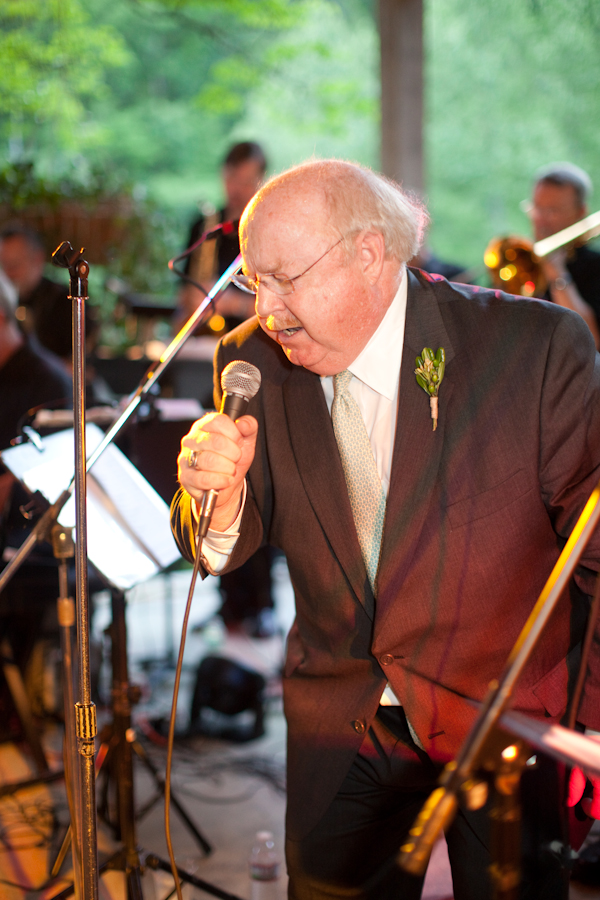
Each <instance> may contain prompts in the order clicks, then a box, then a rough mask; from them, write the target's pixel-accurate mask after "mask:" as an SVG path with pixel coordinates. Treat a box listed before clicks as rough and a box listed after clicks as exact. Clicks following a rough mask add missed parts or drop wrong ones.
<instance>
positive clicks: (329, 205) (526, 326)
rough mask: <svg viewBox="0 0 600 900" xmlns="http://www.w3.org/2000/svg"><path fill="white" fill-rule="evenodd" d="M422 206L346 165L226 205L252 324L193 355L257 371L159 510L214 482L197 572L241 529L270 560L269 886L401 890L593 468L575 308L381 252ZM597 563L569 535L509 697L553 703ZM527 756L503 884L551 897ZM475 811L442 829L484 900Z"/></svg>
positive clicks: (549, 793) (183, 523) (411, 233)
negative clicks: (274, 634)
mask: <svg viewBox="0 0 600 900" xmlns="http://www.w3.org/2000/svg"><path fill="white" fill-rule="evenodd" d="M426 220H427V216H426V213H425V211H424V210H423V208H422V207H421V206H420V204H418V203H416V202H414V201H413V200H411V199H410V198H408V197H407V196H405V195H404V194H403V193H402V192H401V190H400V189H399V188H398V187H397V186H396V185H394V184H393V183H391V182H389V181H387V180H386V179H384V178H382V177H381V176H378V175H376V174H374V173H373V172H370V171H369V170H367V169H364V168H362V167H360V166H356V165H353V164H350V163H345V162H341V161H334V160H326V161H316V162H309V163H306V164H304V165H301V166H298V167H296V168H295V169H292V170H290V171H288V172H285V173H283V174H282V175H279V176H277V177H275V178H273V179H272V180H271V181H269V182H267V184H266V185H265V186H264V187H263V188H261V190H260V191H259V192H258V193H257V195H256V196H255V197H254V199H253V200H252V201H251V203H250V204H249V206H248V207H247V208H246V210H245V212H244V215H243V217H242V221H241V225H240V237H241V247H242V254H243V259H244V267H243V275H242V276H241V277H240V278H239V279H238V283H239V284H240V285H241V286H242V285H243V286H244V287H245V288H246V289H248V290H250V291H253V292H254V293H255V298H256V299H255V309H256V320H251V321H248V322H247V323H245V324H244V325H242V326H240V327H239V328H237V329H236V330H235V331H233V332H232V333H231V334H230V335H228V336H227V337H226V338H224V339H223V341H222V342H221V344H220V346H219V348H218V350H217V354H216V358H215V366H216V375H217V376H219V375H220V373H221V371H222V370H223V368H224V367H225V365H226V364H228V363H229V362H230V361H233V360H236V359H241V360H245V361H247V362H249V363H251V364H253V365H255V366H257V367H258V368H259V369H260V372H261V375H262V383H261V388H260V390H259V392H258V394H257V395H256V396H255V397H254V398H253V399H252V400H251V401H250V404H249V409H248V413H249V414H248V415H244V416H242V417H240V418H239V419H238V420H237V421H236V422H233V421H231V420H230V419H229V418H227V417H226V416H224V415H221V414H216V413H215V414H213V415H210V416H205V417H204V418H203V419H201V420H200V421H198V422H196V423H195V424H194V426H193V427H192V429H191V431H190V433H189V434H188V435H187V436H186V437H185V438H184V439H183V440H182V450H181V454H180V456H179V460H178V462H179V479H180V482H181V485H182V487H181V490H180V492H179V493H178V495H177V496H176V498H175V500H174V504H173V527H174V531H175V535H176V537H177V540H178V542H179V545H180V547H181V549H182V552H183V553H184V555H185V556H186V557H187V558H188V559H192V558H193V555H194V536H195V526H196V522H197V516H198V506H197V504H198V503H199V502H200V501H201V498H202V496H203V493H204V491H206V490H208V489H215V490H217V491H219V494H218V499H217V502H216V508H215V512H214V516H213V519H212V524H211V530H209V532H208V536H207V538H206V539H205V540H204V541H203V544H202V548H201V553H202V557H203V566H204V569H205V570H206V571H212V572H219V571H221V570H222V569H223V568H224V567H235V566H237V565H239V564H240V563H241V562H243V560H244V559H246V558H247V557H248V555H249V554H251V553H253V552H254V551H255V549H256V547H257V546H259V544H260V543H261V542H265V541H268V542H270V543H272V544H273V545H275V546H277V547H280V548H281V549H282V550H283V552H284V553H285V555H286V557H287V561H288V566H289V570H290V577H291V580H292V584H293V586H294V591H295V597H296V620H295V623H294V625H293V626H292V629H291V631H290V634H289V637H288V647H287V658H286V663H285V668H284V679H283V682H284V708H285V713H286V718H287V723H288V808H287V845H286V853H287V865H288V874H289V878H290V881H289V896H290V897H291V898H293V900H330V898H342V897H343V898H349V897H352V898H360V900H392V898H394V900H397V898H399V897H401V898H403V900H407V898H408V900H412V898H417V897H419V896H420V894H421V889H422V881H421V879H420V878H417V877H414V876H411V875H407V874H405V873H404V872H402V871H401V870H400V869H399V868H398V866H397V864H396V855H397V852H398V849H399V847H400V846H401V845H402V844H403V842H404V840H405V838H406V835H407V832H408V829H409V828H410V827H411V825H412V823H413V821H414V819H415V817H416V815H417V814H418V812H419V810H420V808H421V806H422V804H423V802H424V801H425V799H426V798H427V796H428V795H429V793H430V792H431V790H432V789H433V788H434V787H435V785H436V779H437V776H438V774H439V772H440V769H441V767H442V765H443V764H444V763H446V762H448V761H449V760H451V759H452V758H453V757H455V756H456V754H457V753H458V751H459V748H460V746H461V744H462V742H463V741H464V739H465V736H466V734H467V733H468V731H469V728H470V727H471V724H472V721H473V717H474V715H475V712H474V709H473V707H472V705H471V703H470V702H469V700H475V701H481V700H482V699H483V698H484V697H485V695H486V693H487V689H488V684H489V682H490V681H491V680H492V679H493V678H496V677H497V676H498V675H499V674H500V673H501V672H502V670H503V668H504V666H505V664H506V660H507V657H508V655H509V652H510V650H511V648H512V646H513V644H514V642H515V641H516V639H517V636H518V635H519V633H520V631H521V629H522V627H523V625H524V624H525V621H526V619H527V617H528V615H529V613H530V611H531V609H532V607H533V605H534V603H535V601H536V599H537V597H538V595H539V593H540V591H541V589H542V587H543V585H544V582H545V580H546V578H547V577H548V575H549V573H550V571H551V570H552V568H553V566H554V564H555V562H556V559H557V558H558V555H559V552H560V548H561V547H562V546H563V544H564V541H565V540H566V538H567V536H568V534H569V532H570V530H571V528H572V527H573V524H574V522H575V520H576V518H577V516H578V515H579V513H580V511H581V509H582V508H583V506H584V505H585V503H586V501H587V498H588V496H589V494H590V493H591V491H592V489H593V487H594V486H595V483H596V480H597V477H598V469H599V468H600V371H599V370H598V368H597V360H596V354H595V350H594V345H593V341H592V338H591V336H590V334H589V331H588V329H587V327H586V326H585V325H584V323H583V322H582V321H581V319H580V317H579V316H577V315H574V314H573V313H572V312H570V311H566V310H563V309H560V308H558V307H554V306H551V305H549V304H545V303H540V302H537V301H531V300H525V299H521V298H512V297H509V296H508V295H503V294H501V293H500V292H493V291H486V290H484V289H482V288H471V287H468V286H464V285H454V284H449V283H448V282H447V281H445V279H443V278H441V277H440V276H436V275H427V274H425V273H423V272H420V271H419V270H416V269H410V268H407V266H406V261H407V260H409V259H411V258H412V257H413V256H414V255H415V253H416V252H417V250H418V247H419V243H420V240H421V237H422V234H423V230H424V227H425V224H426ZM423 348H431V349H432V350H433V353H434V354H437V358H438V359H440V360H441V358H442V357H444V358H445V373H444V372H443V371H442V372H441V375H443V378H442V380H441V381H440V378H439V375H438V382H440V383H439V389H438V407H437V418H434V419H432V417H431V416H432V409H431V406H430V403H429V396H428V394H427V393H425V392H424V390H423V389H422V384H420V382H418V381H417V379H416V377H415V357H416V356H417V355H419V356H421V354H423V352H424V349H423ZM421 361H422V359H421ZM438 371H439V370H438ZM217 383H218V379H217ZM216 399H217V400H219V399H220V398H218V397H217V398H216ZM217 405H218V404H217ZM599 566H600V538H599V537H598V536H595V537H594V538H593V540H592V542H591V543H590V544H589V546H588V548H587V550H586V552H585V553H584V557H583V561H582V565H581V566H580V568H579V570H578V574H577V578H576V580H575V581H574V582H573V584H572V585H571V586H570V588H569V590H568V591H566V592H565V596H564V597H563V598H562V600H561V602H560V604H559V606H558V608H557V609H556V611H555V613H554V616H553V618H552V620H551V622H550V624H549V625H548V626H547V628H546V630H545V632H544V634H543V636H542V638H541V641H540V644H539V645H538V647H537V649H536V653H535V654H534V656H533V658H532V660H531V661H530V663H529V664H528V666H527V667H526V669H525V672H524V674H523V676H522V678H521V680H520V682H519V684H518V687H517V688H516V690H515V693H514V703H513V705H514V707H515V708H516V709H519V710H521V711H523V712H526V713H528V714H529V715H533V716H537V717H538V718H541V719H543V720H544V721H548V722H551V721H558V720H560V718H561V717H562V716H564V714H565V711H566V709H567V705H568V700H569V685H572V683H573V675H574V671H575V669H576V660H577V658H578V656H579V652H580V646H581V641H582V637H583V631H584V626H585V620H586V616H587V611H588V607H589V597H588V595H589V594H590V593H591V592H592V591H593V584H594V578H593V576H594V572H595V571H597V570H598V568H599ZM599 700H600V662H599V659H598V653H597V645H596V646H595V650H594V654H593V655H592V658H591V663H590V674H589V677H588V679H587V683H586V690H585V695H584V698H583V700H582V702H581V704H580V706H579V711H578V718H579V721H580V722H581V723H582V725H586V726H589V727H592V728H596V729H598V728H599V726H600V703H599ZM539 759H540V761H539V767H538V768H537V769H536V770H535V771H528V773H527V775H526V776H524V777H523V780H522V781H523V850H522V861H523V862H522V868H523V881H524V884H525V886H526V890H528V891H529V893H527V896H528V897H539V898H542V897H543V898H544V900H550V898H557V900H558V898H565V897H566V896H567V890H568V885H567V877H566V874H565V872H564V870H563V869H562V868H561V860H560V856H559V855H558V854H557V853H555V852H554V851H553V850H552V846H557V845H556V844H554V845H552V842H553V841H558V842H559V843H560V835H561V818H560V812H559V811H560V808H561V801H562V797H561V794H560V785H559V780H558V775H557V771H556V767H555V766H554V765H553V764H552V763H551V762H549V761H548V760H543V759H542V757H541V756H540V758H539ZM487 811H488V810H487V808H484V809H479V810H477V811H467V810H464V809H462V808H461V809H460V811H459V813H458V815H457V816H456V819H455V821H454V823H453V825H452V827H451V828H450V829H449V831H448V833H447V836H446V837H447V842H448V849H449V856H450V861H451V865H452V871H453V882H454V896H455V900H483V898H487V897H490V896H491V885H490V876H489V872H488V869H489V865H490V833H489V832H490V829H489V820H488V817H487ZM551 845H552V846H551ZM524 896H525V895H524Z"/></svg>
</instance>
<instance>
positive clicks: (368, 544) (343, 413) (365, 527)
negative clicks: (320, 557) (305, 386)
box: [331, 369, 385, 589]
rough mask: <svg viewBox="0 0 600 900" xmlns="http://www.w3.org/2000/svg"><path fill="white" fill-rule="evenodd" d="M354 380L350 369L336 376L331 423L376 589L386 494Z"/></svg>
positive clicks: (364, 555) (358, 529)
mask: <svg viewBox="0 0 600 900" xmlns="http://www.w3.org/2000/svg"><path fill="white" fill-rule="evenodd" d="M351 380H352V372H349V371H348V369H345V370H344V371H343V372H340V373H339V374H338V375H334V377H333V390H334V396H333V406H332V408H331V421H332V422H333V430H334V432H335V439H336V441H337V445H338V449H339V451H340V457H341V460H342V467H343V469H344V475H345V476H346V485H347V488H348V496H349V497H350V506H351V507H352V515H353V516H354V523H355V525H356V532H357V534H358V542H359V544H360V549H361V551H362V555H363V559H364V561H365V565H366V567H367V574H368V576H369V581H370V582H371V587H372V588H373V589H375V578H376V575H377V565H378V563H379V551H380V549H381V535H382V533H383V520H384V517H385V494H384V491H383V488H382V486H381V480H380V478H379V473H378V472H377V466H376V465H375V459H374V457H373V450H372V448H371V442H370V440H369V435H368V434H367V429H366V428H365V423H364V421H363V417H362V414H361V411H360V409H359V407H358V403H357V402H356V400H355V399H354V397H353V396H352V394H351V393H350V391H349V390H348V388H349V385H350V381H351Z"/></svg>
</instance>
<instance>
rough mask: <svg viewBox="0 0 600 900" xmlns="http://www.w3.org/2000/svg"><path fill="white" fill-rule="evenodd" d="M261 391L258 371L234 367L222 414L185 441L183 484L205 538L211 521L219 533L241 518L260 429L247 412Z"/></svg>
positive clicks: (225, 382) (227, 375)
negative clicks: (193, 505) (244, 488)
mask: <svg viewBox="0 0 600 900" xmlns="http://www.w3.org/2000/svg"><path fill="white" fill-rule="evenodd" d="M259 387H260V372H259V371H258V369H257V368H256V367H255V366H252V365H251V364H250V363H246V362H243V361H240V360H236V361H235V362H232V363H230V364H229V365H228V366H226V368H225V369H224V370H223V373H222V376H221V388H222V390H223V402H222V404H221V411H220V412H219V413H209V414H208V415H206V416H204V417H203V418H202V419H199V420H198V421H197V422H195V423H194V425H193V426H192V428H191V430H190V432H189V433H188V434H187V435H186V436H185V437H184V438H183V440H182V442H181V453H180V454H179V458H178V464H179V481H180V484H181V485H182V487H183V488H185V490H186V491H187V492H188V493H189V494H190V495H191V496H192V497H193V498H194V499H195V501H196V503H197V505H198V508H199V510H200V516H199V533H200V536H201V538H202V537H204V536H205V535H206V531H207V530H208V526H209V524H210V522H211V518H213V517H214V523H213V527H214V528H215V530H217V531H222V530H224V529H226V528H227V527H228V526H229V525H230V524H231V523H232V522H233V520H234V519H235V517H236V515H237V513H238V510H239V503H240V498H241V494H242V487H243V483H244V478H245V476H246V472H247V471H248V469H249V467H250V464H251V462H252V460H253V459H254V449H255V445H256V434H257V430H258V424H257V422H256V419H254V418H253V417H252V416H248V415H244V412H245V409H246V408H247V406H248V401H249V400H250V399H251V398H252V397H253V396H254V395H255V394H256V392H257V391H258V388H259Z"/></svg>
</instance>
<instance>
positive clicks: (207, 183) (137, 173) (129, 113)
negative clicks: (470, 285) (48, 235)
mask: <svg viewBox="0 0 600 900" xmlns="http://www.w3.org/2000/svg"><path fill="white" fill-rule="evenodd" d="M376 7H377V4H376V3H375V2H374V0H110V2H108V3H107V2H106V0H63V2H59V0H0V26H1V30H0V52H2V58H3V63H4V65H3V67H2V70H1V71H0V110H1V112H0V142H1V146H2V156H3V157H4V158H5V160H9V159H10V160H13V161H14V160H17V161H19V160H20V161H22V162H23V161H32V162H34V163H35V166H34V169H33V170H31V171H30V172H29V176H27V177H25V175H24V172H25V170H21V173H20V175H19V173H18V171H17V170H16V169H13V170H11V173H10V177H11V178H17V181H18V179H19V178H21V177H22V178H23V179H24V180H22V181H21V182H20V183H19V184H16V183H12V185H11V184H9V183H8V182H6V181H5V182H3V183H1V184H0V189H1V190H2V191H10V190H13V191H16V194H15V196H17V195H18V196H21V198H22V202H23V203H25V202H26V200H25V199H24V198H25V197H26V196H27V190H28V189H29V188H28V187H27V185H28V182H27V178H28V177H29V178H30V177H35V178H37V179H38V181H37V182H36V185H35V186H34V188H33V189H32V190H33V193H34V194H35V192H36V191H42V188H43V185H46V188H44V189H47V190H48V191H49V192H50V193H52V191H56V192H57V193H60V194H63V195H67V194H69V193H70V192H73V191H75V192H79V195H80V196H82V192H85V191H87V192H88V200H89V201H90V202H93V198H94V196H96V195H98V196H99V195H100V194H101V193H102V192H104V194H106V193H111V191H114V190H123V189H125V188H126V190H127V191H128V192H129V193H132V194H133V195H134V196H135V197H136V198H137V200H136V202H137V203H142V201H144V198H146V201H144V202H147V203H148V204H150V205H147V206H145V207H144V208H145V210H146V213H145V215H146V217H147V219H148V221H149V222H154V223H155V224H156V225H157V232H156V233H157V234H158V233H160V235H162V236H161V238H160V240H156V241H155V239H154V238H151V237H149V236H148V235H146V237H145V238H143V239H140V242H139V243H138V244H135V242H133V241H132V246H133V245H134V244H135V247H136V249H135V251H133V250H131V251H130V249H129V248H126V247H124V248H122V256H123V264H122V266H121V268H122V271H123V273H126V274H127V278H128V280H130V281H131V282H132V286H133V287H134V288H135V289H138V290H147V289H150V287H151V286H152V288H151V289H152V290H160V292H164V291H166V292H168V291H169V290H172V287H170V284H171V283H170V282H169V277H168V273H167V270H166V260H167V259H168V258H169V256H173V255H174V254H175V253H176V252H177V251H178V250H179V249H180V248H181V246H182V245H183V242H184V240H185V236H186V234H187V223H188V221H189V218H190V217H191V215H192V214H193V213H194V211H195V208H196V206H197V203H198V202H199V201H205V200H208V201H211V202H214V203H219V202H220V201H221V199H222V198H221V187H220V178H219V165H220V161H221V159H222V156H223V154H224V152H225V150H226V148H227V147H228V145H229V144H230V143H232V142H233V141H235V140H247V139H251V140H252V139H253V140H258V141H259V142H260V143H261V144H263V145H264V146H265V148H266V150H267V155H268V157H269V161H270V171H271V172H276V171H279V170H280V169H282V168H285V167H287V166H289V165H292V164H294V163H297V162H300V161H301V160H303V159H306V158H307V157H310V156H312V155H318V156H337V157H344V158H349V159H356V160H358V161H360V162H363V163H366V164H368V165H372V166H374V167H377V166H378V165H379V154H378V142H379V122H378V118H379V73H378V67H379V47H378V35H377V28H376V20H375V14H376ZM425 12H426V22H425V25H426V29H425V35H426V60H427V62H426V125H425V138H426V155H427V160H426V162H427V192H426V193H427V201H428V204H429V206H430V209H431V212H432V218H433V226H432V230H431V234H430V243H431V245H432V246H433V248H434V250H435V251H436V252H437V253H438V254H440V255H441V256H445V257H447V258H449V259H453V260H457V261H458V262H459V263H463V264H465V265H473V264H477V263H479V262H480V261H481V259H482V255H483V251H484V248H485V246H486V244H487V242H488V240H489V239H490V238H491V237H492V236H494V235H497V234H504V233H509V232H516V233H520V234H529V223H528V221H527V219H526V217H525V216H524V214H523V213H522V212H521V211H520V209H519V201H521V200H522V199H524V198H526V197H528V196H529V193H530V187H531V180H532V177H533V174H534V172H535V170H536V169H537V168H538V167H539V166H541V165H543V164H545V163H548V162H551V161H553V160H556V159H569V160H572V161H573V162H575V163H578V164H579V165H581V166H583V167H584V168H585V169H587V170H588V171H589V172H590V174H591V176H592V178H593V179H594V180H595V182H596V183H597V184H600V157H599V156H598V153H597V138H596V131H597V127H596V123H597V122H598V121H600V3H598V2H597V0H505V2H504V3H502V4H499V3H497V2H495V0H466V2H465V0H426V2H425ZM7 177H8V176H7ZM30 187H31V185H30ZM19 192H21V194H20V195H19ZM598 206H600V203H599V202H597V201H596V203H595V204H594V208H597V207H598ZM144 242H145V243H144ZM144 246H146V249H147V248H151V249H150V250H148V252H146V250H144ZM128 254H129V256H130V257H131V259H130V261H125V260H126V259H127V257H128ZM133 259H138V260H142V261H143V262H142V263H140V264H139V265H138V264H135V263H134V262H133ZM115 265H116V264H115Z"/></svg>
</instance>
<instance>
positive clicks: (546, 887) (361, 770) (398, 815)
mask: <svg viewBox="0 0 600 900" xmlns="http://www.w3.org/2000/svg"><path fill="white" fill-rule="evenodd" d="M538 760H539V765H538V767H537V768H535V769H533V770H531V771H527V772H526V773H525V774H524V776H523V779H522V805H523V827H522V833H523V841H522V844H523V848H522V858H521V865H522V875H523V877H522V882H521V889H520V895H519V896H520V898H521V900H566V898H567V896H568V879H567V876H566V873H565V872H564V871H563V869H562V866H561V863H560V860H559V858H558V856H557V855H556V852H555V851H556V847H557V845H554V847H551V846H550V845H551V843H552V841H558V842H560V840H561V834H562V832H561V828H562V822H561V816H560V790H561V789H560V784H559V778H558V774H557V770H556V767H555V766H554V764H552V763H551V762H550V761H548V760H545V759H544V760H543V759H542V758H541V757H538ZM439 771H440V770H439V768H438V767H436V766H434V765H433V763H432V762H431V760H430V759H429V757H428V756H427V755H426V754H425V753H424V752H423V751H422V750H420V749H419V748H418V747H417V746H416V745H415V743H414V741H413V740H412V737H411V735H410V732H409V730H408V726H407V724H406V718H405V716H404V712H403V710H402V709H401V708H400V707H380V711H379V713H378V715H377V716H376V718H375V721H374V723H373V726H372V728H371V729H370V730H369V732H368V734H367V736H366V738H365V740H364V742H363V744H362V746H361V749H360V752H359V754H358V755H357V757H356V760H355V762H354V764H353V766H352V768H351V769H350V772H349V773H348V775H347V776H346V778H345V780H344V782H343V784H342V787H341V788H340V790H339V792H338V794H337V795H336V797H335V798H334V800H333V802H332V803H331V805H330V807H329V809H328V810H327V812H326V813H325V815H324V817H323V818H322V819H321V821H320V822H319V824H318V825H317V826H316V827H315V828H314V829H313V830H312V831H311V832H310V833H309V834H308V835H307V836H306V837H305V838H303V839H302V840H301V841H291V840H289V839H288V840H287V842H286V856H287V865H288V874H289V878H290V881H289V894H288V896H289V898H290V900H332V898H342V897H348V898H350V897H352V898H359V900H418V898H419V897H420V896H421V890H422V882H423V879H421V878H417V877H415V876H412V875H408V874H406V873H404V872H403V871H402V870H401V869H400V868H399V867H398V866H397V865H396V862H395V859H396V856H397V853H398V850H399V848H400V846H401V845H402V843H403V842H404V839H405V837H406V835H407V833H408V830H409V829H410V827H411V825H412V824H413V822H414V820H415V818H416V816H417V815H418V813H419V810H420V809H421V807H422V805H423V803H424V802H425V800H426V799H427V797H428V796H429V794H430V793H431V791H432V790H433V789H434V788H435V787H436V783H437V778H438V776H439ZM446 840H447V843H448V855H449V858H450V865H451V868H452V880H453V884H454V897H455V900H487V898H490V897H491V896H492V890H491V884H490V879H489V876H488V871H487V870H488V867H489V865H490V863H491V855H490V826H489V818H488V809H487V807H484V808H483V809H482V810H478V811H476V812H468V811H465V810H463V809H460V810H459V812H458V814H457V816H456V818H455V820H454V823H453V825H452V826H451V828H450V829H449V830H448V833H447V835H446Z"/></svg>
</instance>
